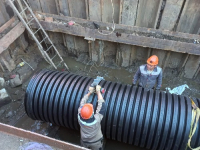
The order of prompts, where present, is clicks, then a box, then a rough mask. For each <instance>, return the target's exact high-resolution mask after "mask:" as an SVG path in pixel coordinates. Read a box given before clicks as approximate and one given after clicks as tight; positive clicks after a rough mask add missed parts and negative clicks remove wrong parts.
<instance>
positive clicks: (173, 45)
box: [32, 21, 200, 55]
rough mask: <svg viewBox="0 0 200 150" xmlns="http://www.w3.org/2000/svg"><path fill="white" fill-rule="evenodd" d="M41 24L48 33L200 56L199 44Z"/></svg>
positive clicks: (35, 26)
mask: <svg viewBox="0 0 200 150" xmlns="http://www.w3.org/2000/svg"><path fill="white" fill-rule="evenodd" d="M40 23H41V24H42V25H43V28H44V29H45V30H47V31H52V32H61V33H66V34H70V35H75V36H82V37H85V36H86V37H92V38H95V39H100V40H104V41H110V42H118V43H124V44H130V45H137V46H143V47H150V48H156V49H163V50H171V51H175V52H181V53H189V54H194V55H200V51H199V49H200V45H199V44H193V43H186V42H180V41H173V40H166V39H158V38H152V37H144V36H138V35H133V34H126V33H123V34H121V36H120V37H117V36H116V33H112V34H110V35H109V36H105V35H102V34H99V33H98V30H96V29H90V28H85V27H80V26H69V27H66V26H65V25H63V24H58V23H49V22H45V21H40ZM32 27H33V28H37V25H36V24H33V25H32ZM104 32H105V33H106V32H107V31H106V30H105V31H104Z"/></svg>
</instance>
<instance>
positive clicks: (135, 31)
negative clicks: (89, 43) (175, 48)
mask: <svg viewBox="0 0 200 150" xmlns="http://www.w3.org/2000/svg"><path fill="white" fill-rule="evenodd" d="M36 13H38V14H40V15H42V16H46V17H53V18H54V19H57V20H59V21H62V22H65V23H66V22H68V21H71V20H72V21H74V22H76V23H77V24H79V25H77V26H79V27H81V26H83V27H87V28H91V29H94V28H95V27H94V24H93V23H94V22H95V23H96V24H98V25H99V26H100V31H101V30H102V31H103V32H104V30H106V27H107V26H112V23H107V22H100V21H92V20H85V19H81V18H75V17H68V16H58V15H53V14H47V13H40V12H36ZM115 28H116V29H115V32H114V33H115V34H116V33H117V32H118V33H120V34H121V33H122V34H124V33H126V34H130V35H137V36H145V37H152V38H156V39H157V38H158V39H165V40H172V41H180V42H187V43H193V42H194V39H200V35H196V34H188V33H181V32H173V31H168V30H158V29H152V28H144V27H138V26H128V25H121V24H116V25H115ZM118 37H120V36H118Z"/></svg>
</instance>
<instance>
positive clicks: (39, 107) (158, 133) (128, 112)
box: [25, 70, 200, 150]
mask: <svg viewBox="0 0 200 150" xmlns="http://www.w3.org/2000/svg"><path fill="white" fill-rule="evenodd" d="M92 82H93V79H92V78H89V77H83V76H80V75H75V74H71V73H66V72H58V71H49V70H42V71H41V72H39V73H38V74H36V75H35V76H33V77H32V79H31V81H30V83H29V85H28V87H27V90H26V96H25V109H26V113H27V114H28V116H29V117H31V118H32V119H36V120H42V121H46V122H51V123H54V124H57V125H60V126H64V127H68V128H71V129H76V130H78V129H79V125H78V122H77V112H78V107H79V103H80V100H81V98H82V97H83V96H84V95H85V94H86V93H87V92H88V87H89V86H90V84H91V83H92ZM100 85H101V86H102V87H104V88H105V89H106V92H105V93H104V94H103V97H104V99H105V102H106V112H105V115H104V118H103V120H102V123H101V124H102V131H103V134H104V136H105V137H106V138H110V139H113V140H117V141H121V142H125V143H128V144H133V145H136V146H140V147H145V148H147V149H152V150H184V149H185V147H186V145H187V141H188V136H189V132H190V124H191V119H192V107H191V102H190V99H189V98H188V97H183V96H177V95H172V94H169V93H164V92H159V91H153V90H150V91H146V90H145V89H143V88H137V87H134V86H130V85H123V84H118V83H113V82H109V81H105V80H104V81H101V82H100ZM194 101H195V103H196V104H197V105H198V106H200V100H199V99H194ZM92 103H93V105H94V107H95V108H96V107H97V97H96V94H95V96H94V97H93V99H92ZM199 145H200V129H199V125H198V127H197V130H196V132H195V135H194V136H193V138H192V143H191V146H192V147H197V146H199Z"/></svg>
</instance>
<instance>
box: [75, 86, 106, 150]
mask: <svg viewBox="0 0 200 150" xmlns="http://www.w3.org/2000/svg"><path fill="white" fill-rule="evenodd" d="M100 89H101V86H99V85H97V86H96V94H97V97H98V106H97V109H96V111H95V114H94V108H93V105H92V104H90V103H86V102H87V100H88V99H89V96H90V95H91V94H92V93H93V92H95V87H89V92H88V94H86V95H85V96H84V97H83V98H82V100H81V102H80V107H79V109H78V122H79V125H80V132H81V145H82V146H83V147H86V148H89V149H92V150H102V149H103V134H102V131H101V120H102V118H103V115H104V111H105V102H104V99H103V97H102V95H101V92H100Z"/></svg>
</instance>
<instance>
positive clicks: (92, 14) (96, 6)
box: [89, 0, 101, 21]
mask: <svg viewBox="0 0 200 150" xmlns="http://www.w3.org/2000/svg"><path fill="white" fill-rule="evenodd" d="M89 19H90V20H96V21H101V0H95V1H94V0H89Z"/></svg>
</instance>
